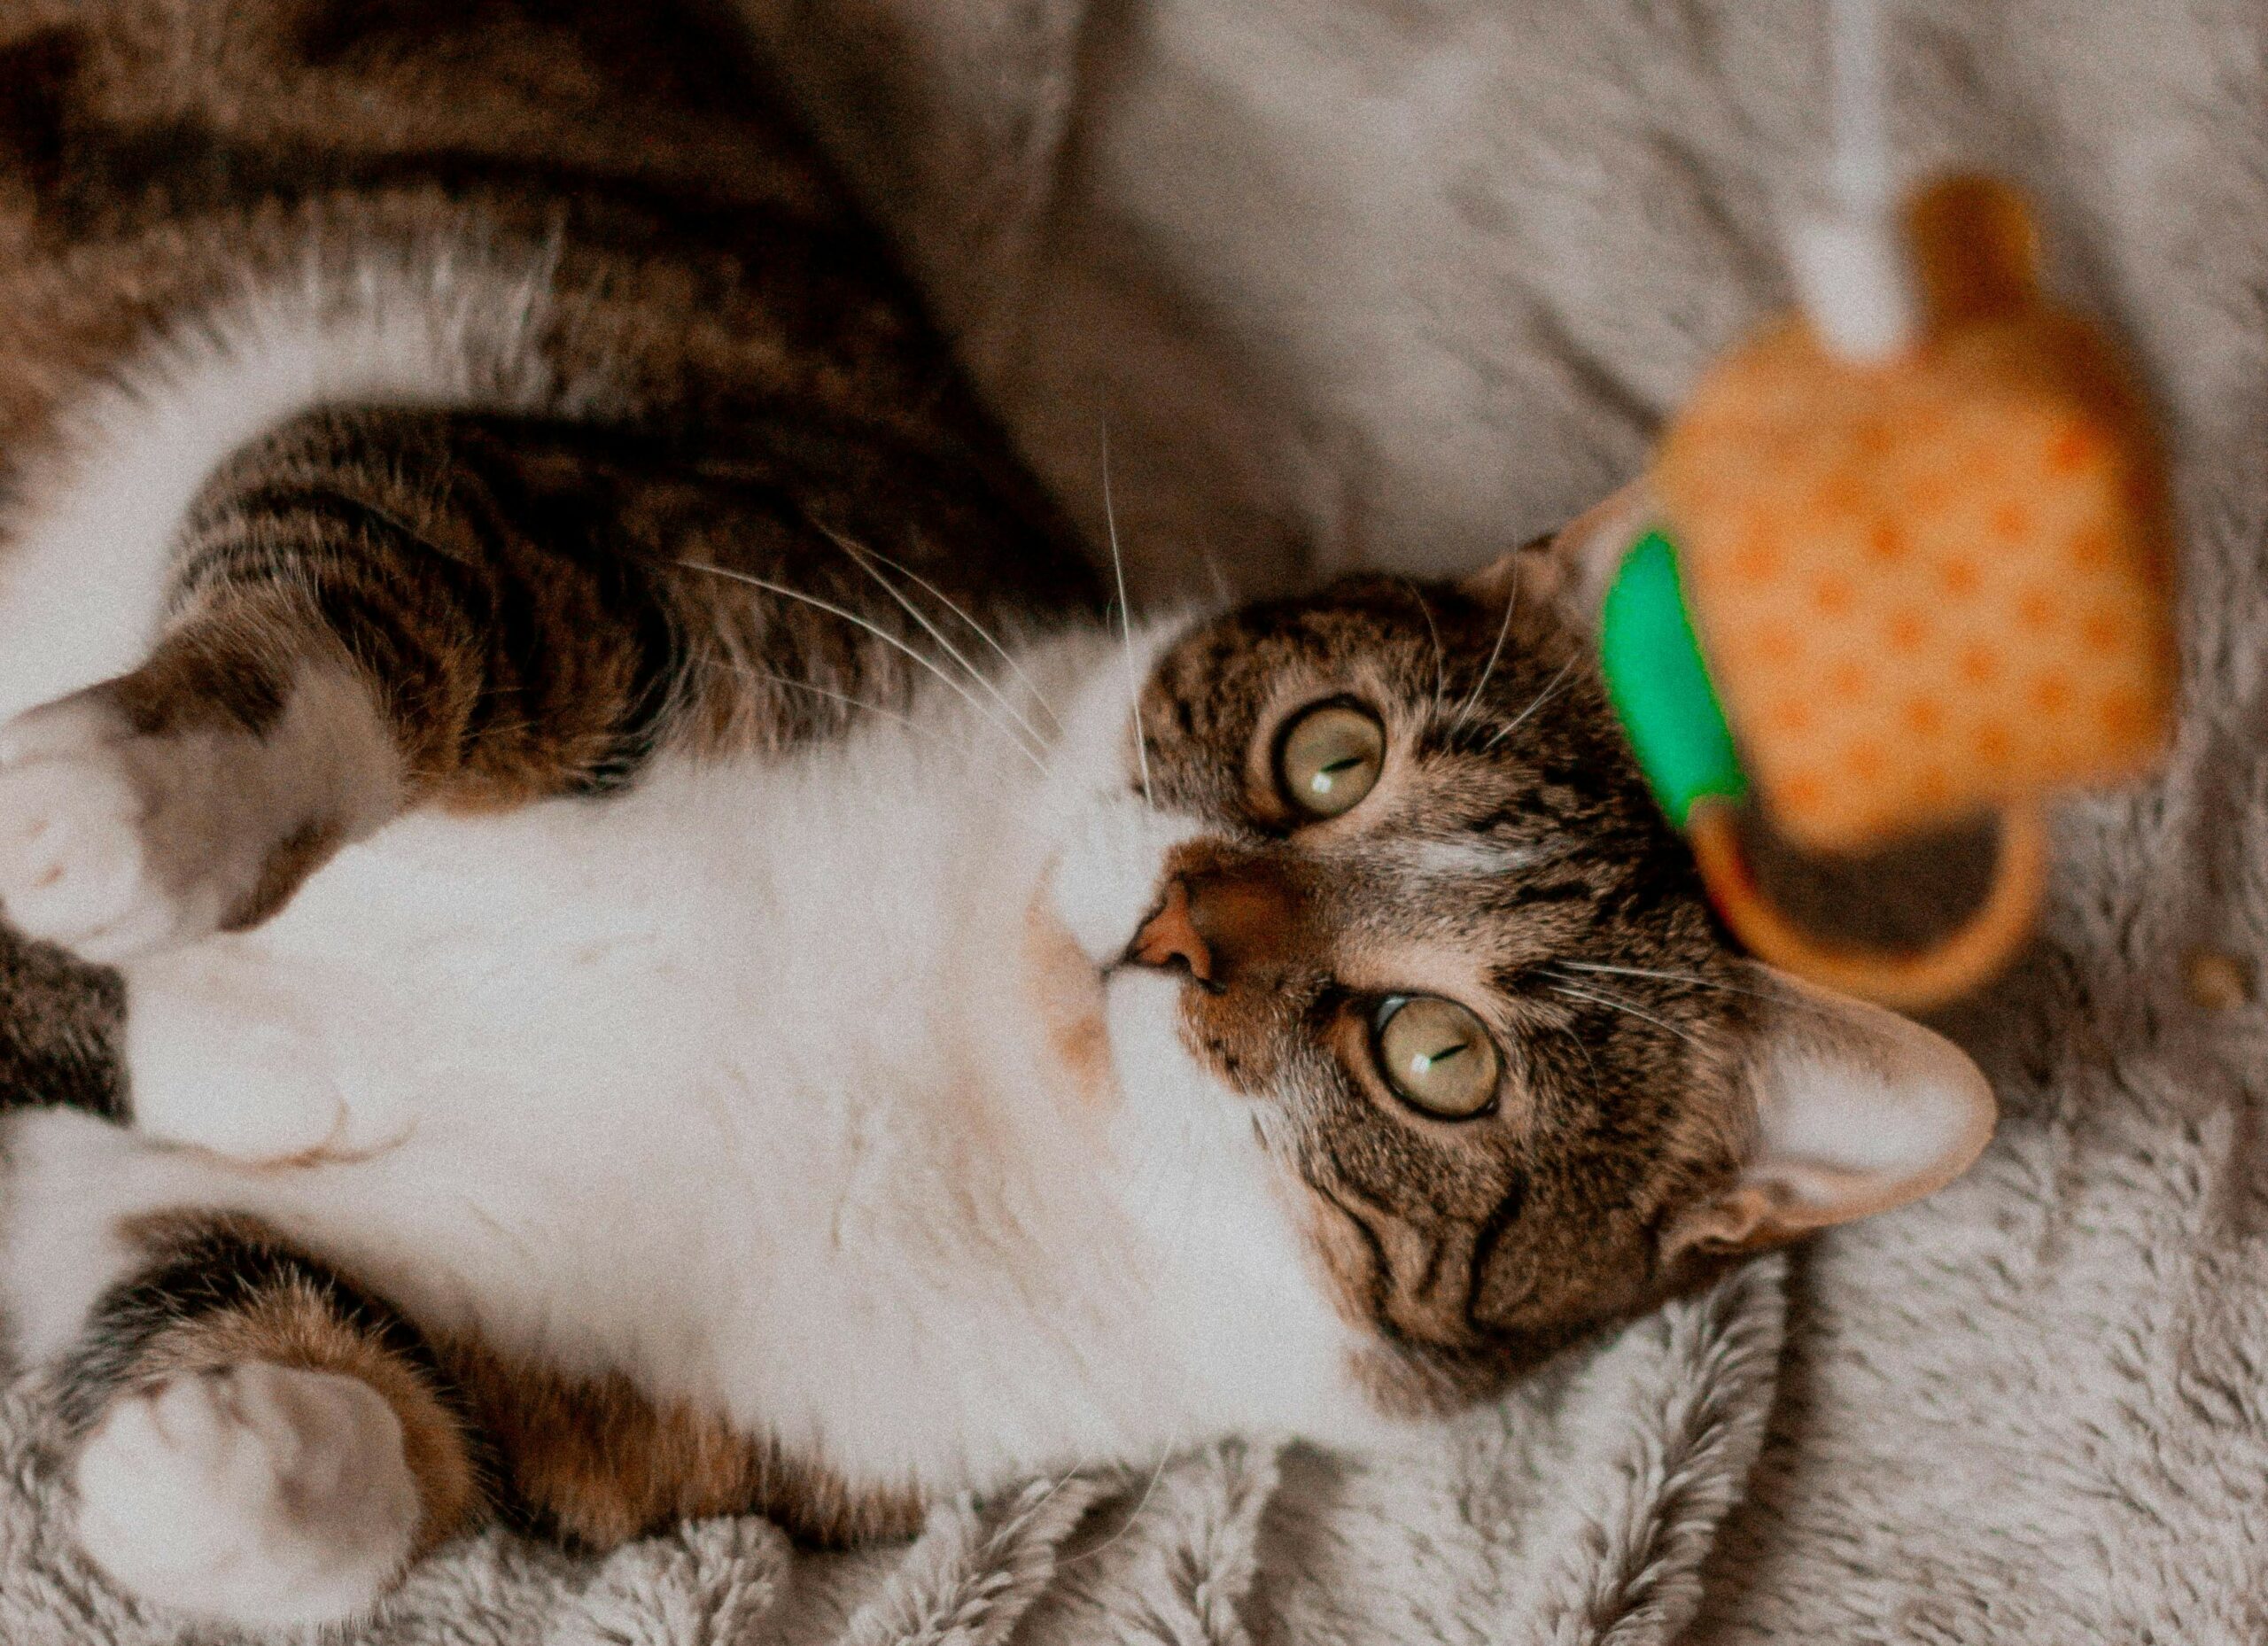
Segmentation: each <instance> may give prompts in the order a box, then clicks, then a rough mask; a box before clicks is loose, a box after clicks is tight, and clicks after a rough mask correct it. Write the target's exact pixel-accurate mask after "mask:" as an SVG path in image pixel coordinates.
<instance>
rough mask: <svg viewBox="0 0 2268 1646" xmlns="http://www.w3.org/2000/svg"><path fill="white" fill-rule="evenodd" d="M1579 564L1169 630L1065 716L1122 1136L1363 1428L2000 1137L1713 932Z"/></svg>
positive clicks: (1843, 1005)
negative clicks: (1292, 1289) (1635, 751)
mask: <svg viewBox="0 0 2268 1646" xmlns="http://www.w3.org/2000/svg"><path fill="white" fill-rule="evenodd" d="M1584 541H1585V539H1584V538H1583V537H1582V536H1581V534H1573V535H1570V536H1567V537H1565V538H1564V539H1563V541H1562V542H1561V543H1560V544H1558V545H1557V546H1556V547H1555V546H1545V547H1540V548H1538V549H1535V550H1532V551H1523V552H1522V553H1521V554H1518V555H1511V556H1508V557H1507V558H1506V559H1505V560H1504V561H1503V562H1500V563H1497V564H1496V565H1495V566H1492V567H1490V568H1488V569H1487V571H1483V572H1481V573H1480V574H1478V575H1476V576H1473V577H1472V578H1466V579H1464V580H1463V581H1461V582H1456V583H1418V582H1413V581H1411V580H1410V579H1407V578H1387V577H1367V576H1366V577H1355V578H1348V579H1345V580H1343V581H1340V582H1339V583H1336V584H1333V585H1332V586H1330V587H1327V588H1325V589H1324V590H1322V591H1321V592H1320V593H1317V594H1313V595H1310V596H1308V597H1305V598H1300V599H1293V600H1285V601H1278V602H1269V603H1265V604H1259V605H1252V606H1247V607H1244V608H1241V609H1236V610H1233V611H1231V612H1229V613H1228V614H1226V615H1224V616H1221V617H1215V618H1211V619H1208V620H1204V621H1200V622H1198V623H1196V624H1194V625H1181V626H1179V627H1177V628H1170V627H1169V628H1168V629H1166V630H1164V631H1161V632H1160V633H1155V634H1153V637H1152V640H1151V641H1150V643H1149V645H1148V647H1147V648H1146V654H1147V655H1146V656H1142V657H1141V658H1140V659H1139V660H1138V661H1130V663H1129V674H1128V678H1127V679H1125V680H1123V681H1121V682H1120V683H1119V684H1118V686H1117V695H1116V697H1115V703H1113V702H1112V687H1111V685H1110V683H1109V681H1108V680H1107V679H1103V680H1100V681H1098V682H1096V683H1095V684H1093V685H1092V686H1091V690H1090V693H1089V696H1090V698H1091V703H1090V704H1089V713H1090V714H1091V715H1092V716H1099V717H1101V719H1100V720H1099V722H1098V723H1099V724H1100V725H1102V726H1107V728H1108V729H1107V734H1105V738H1104V741H1107V744H1108V747H1109V750H1110V752H1109V756H1108V757H1107V760H1106V761H1104V762H1103V773H1102V776H1101V777H1100V779H1099V780H1098V781H1097V782H1096V783H1095V784H1094V785H1093V786H1092V788H1091V793H1090V794H1089V795H1088V796H1086V797H1085V798H1084V801H1083V802H1082V804H1081V809H1080V811H1079V814H1078V816H1077V818H1076V820H1075V821H1076V827H1073V828H1072V830H1071V832H1070V835H1069V836H1068V843H1067V844H1066V846H1065V848H1064V850H1063V852H1062V855H1061V858H1060V861H1059V862H1058V864H1057V866H1056V867H1055V870H1054V884H1053V887H1052V897H1053V899H1054V904H1055V906H1056V909H1057V911H1058V912H1059V913H1060V917H1061V918H1062V920H1063V921H1064V923H1065V925H1066V926H1067V927H1068V928H1069V929H1070V931H1071V932H1072V933H1073V934H1074V936H1076V939H1077V941H1078V943H1079V944H1080V946H1081V947H1082V949H1083V950H1084V951H1085V953H1086V954H1087V956H1088V957H1089V959H1091V961H1093V962H1094V963H1095V964H1096V965H1097V966H1098V967H1101V968H1103V970H1104V973H1105V983H1104V1001H1105V1005H1104V1014H1105V1019H1106V1021H1107V1028H1108V1035H1109V1038H1110V1043H1111V1049H1112V1050H1111V1056H1112V1063H1113V1067H1114V1068H1115V1073H1116V1076H1117V1086H1118V1088H1119V1094H1118V1099H1117V1100H1118V1102H1119V1104H1120V1105H1121V1106H1122V1110H1123V1112H1124V1116H1125V1119H1124V1121H1123V1126H1124V1129H1125V1135H1126V1136H1127V1137H1129V1138H1130V1139H1131V1141H1130V1145H1129V1146H1130V1147H1132V1148H1135V1149H1138V1150H1148V1151H1153V1152H1156V1153H1160V1154H1161V1155H1165V1156H1170V1155H1173V1154H1174V1153H1175V1152H1177V1151H1178V1152H1180V1156H1181V1159H1182V1161H1184V1165H1183V1166H1181V1167H1174V1166H1168V1167H1167V1168H1165V1169H1167V1170H1177V1169H1184V1170H1185V1171H1186V1172H1187V1174H1188V1175H1190V1176H1204V1177H1206V1178H1208V1180H1209V1181H1210V1182H1212V1183H1213V1184H1214V1185H1215V1187H1214V1191H1213V1192H1215V1193H1216V1196H1227V1197H1229V1198H1231V1199H1233V1197H1234V1196H1235V1195H1236V1194H1238V1193H1239V1192H1243V1191H1241V1190H1239V1189H1237V1188H1236V1187H1234V1186H1233V1185H1236V1184H1248V1185H1251V1192H1252V1193H1253V1195H1254V1196H1255V1197H1258V1198H1264V1199H1265V1200H1266V1201H1267V1209H1266V1211H1265V1213H1264V1217H1265V1218H1267V1219H1272V1220H1274V1221H1275V1222H1276V1223H1278V1224H1279V1225H1280V1226H1281V1227H1282V1228H1283V1229H1285V1230H1288V1231H1289V1240H1290V1242H1291V1244H1293V1245H1294V1246H1297V1247H1298V1248H1299V1249H1300V1251H1301V1254H1302V1266H1303V1269H1304V1271H1305V1273H1306V1274H1307V1276H1308V1277H1309V1284H1311V1285H1315V1286H1317V1287H1318V1288H1320V1289H1321V1290H1322V1291H1323V1293H1324V1294H1325V1295H1326V1298H1327V1300H1328V1303H1329V1305H1330V1307H1331V1308H1332V1310H1333V1311H1335V1313H1336V1314H1337V1316H1339V1317H1340V1319H1341V1320H1342V1321H1344V1322H1346V1323H1348V1324H1351V1325H1352V1326H1353V1327H1354V1328H1355V1340H1356V1341H1357V1343H1358V1344H1359V1345H1360V1347H1359V1348H1358V1350H1357V1351H1356V1353H1355V1356H1354V1359H1355V1362H1356V1363H1357V1365H1356V1368H1355V1371H1356V1377H1357V1380H1358V1381H1359V1382H1360V1383H1361V1384H1362V1386H1363V1388H1364V1390H1365V1392H1366V1393H1368V1394H1370V1395H1371V1397H1372V1398H1373V1399H1374V1400H1375V1401H1378V1402H1379V1403H1381V1404H1383V1405H1385V1406H1386V1407H1387V1408H1389V1409H1431V1408H1435V1407H1438V1406H1440V1405H1441V1404H1443V1403H1445V1402H1448V1401H1456V1400H1457V1399H1460V1398H1470V1397H1472V1396H1477V1395H1480V1394H1485V1393H1487V1392H1488V1391H1490V1390H1493V1389H1495V1388H1496V1387H1498V1386H1501V1384H1502V1383H1503V1380H1504V1379H1505V1378H1507V1377H1509V1376H1510V1375H1511V1374H1512V1373H1513V1372H1515V1371H1517V1370H1518V1369H1519V1368H1520V1367H1522V1366H1524V1365H1526V1364H1528V1363H1533V1361H1534V1359H1535V1358H1537V1357H1538V1356H1539V1355H1542V1354H1543V1353H1546V1352H1548V1351H1549V1350H1550V1349H1551V1348H1553V1347H1556V1346H1557V1345H1558V1344H1560V1343H1563V1342H1565V1341H1566V1340H1567V1339H1569V1338H1570V1337H1571V1336H1573V1334H1575V1333H1577V1332H1581V1330H1582V1329H1583V1328H1585V1327H1587V1326H1589V1325H1592V1324H1596V1323H1598V1322H1601V1321H1604V1320H1608V1319H1612V1318H1613V1317H1616V1316H1622V1315H1627V1314H1628V1313H1629V1312H1631V1311H1633V1310H1634V1309H1637V1308H1643V1307H1644V1306H1646V1305H1647V1304H1649V1303H1651V1302H1652V1301H1654V1300H1658V1299H1659V1298H1661V1297H1663V1296H1665V1295H1666V1294H1668V1293H1672V1292H1674V1291H1676V1290H1678V1289H1680V1288H1681V1287H1682V1286H1685V1285H1689V1284H1691V1283H1692V1282H1693V1281H1695V1280H1697V1279H1698V1278H1701V1277H1705V1275H1706V1274H1708V1273H1710V1272H1712V1271H1713V1269H1716V1268H1717V1267H1719V1266H1720V1265H1721V1263H1722V1262H1724V1261H1725V1259H1726V1258H1727V1257H1728V1256H1729V1255H1736V1254H1741V1253H1744V1252H1748V1251H1753V1250H1758V1249H1761V1248H1764V1247H1767V1246H1773V1245H1775V1244H1777V1243H1780V1242H1782V1241H1784V1240H1787V1239H1790V1238H1794V1237H1796V1236H1798V1235H1800V1234H1802V1233H1804V1232H1806V1231H1810V1230H1813V1229H1817V1228H1821V1227H1823V1226H1825V1225H1828V1224H1831V1223H1839V1222H1843V1221H1845V1220H1847V1219H1850V1218H1852V1217H1856V1216H1860V1215H1865V1214H1868V1213H1870V1212H1874V1211H1877V1210H1882V1209H1884V1208H1886V1207H1892V1206H1896V1205H1898V1204H1899V1203H1901V1202H1903V1201H1906V1200H1911V1199H1913V1198H1915V1197H1916V1196H1918V1195H1921V1194H1923V1193H1926V1192H1930V1190H1932V1189H1935V1188H1937V1187H1938V1186H1939V1185H1941V1184H1945V1183H1946V1182H1947V1181H1949V1180H1950V1179H1952V1178H1953V1176H1957V1175H1958V1174H1959V1173H1960V1172H1961V1170H1962V1169H1965V1168H1966V1167H1967V1166H1968V1165H1969V1162H1970V1161H1972V1160H1973V1159H1974V1158H1975V1156H1976V1154H1977V1152H1978V1150H1979V1149H1981V1148H1982V1147H1983V1145H1984V1143H1985V1138H1986V1137H1987V1136H1988V1135H1989V1133H1990V1130H1991V1127H1992V1098H1991V1094H1990V1091H1989V1088H1988V1087H1987V1086H1986V1084H1985V1082H1984V1080H1983V1078H1982V1077H1981V1076H1980V1075H1978V1074H1977V1070H1976V1069H1975V1068H1974V1067H1973V1066H1972V1065H1971V1064H1970V1063H1969V1060H1968V1059H1967V1058H1965V1057H1964V1056H1963V1055H1962V1054H1961V1052H1958V1051H1956V1050H1955V1049H1953V1047H1952V1046H1951V1045H1950V1044H1947V1043H1946V1042H1945V1041H1944V1040H1942V1039H1940V1038H1939V1037H1937V1036H1936V1035H1934V1034H1931V1033H1930V1032H1929V1031H1927V1030H1925V1029H1921V1028H1919V1027H1917V1026H1915V1025H1914V1024H1912V1023H1910V1022H1908V1021H1906V1020H1904V1019H1902V1018H1899V1017H1895V1016H1893V1015H1891V1014H1890V1013H1884V1012H1881V1011H1878V1010H1876V1009H1874V1008H1871V1007H1868V1006H1864V1005H1858V1004H1855V1003H1852V1002H1849V1001H1845V1000H1841V999H1837V998H1830V997H1829V996H1826V995H1824V994H1821V993H1820V992H1818V991H1816V990H1810V989H1807V988H1805V987H1803V986H1801V985H1798V984H1797V983H1795V982H1792V981H1791V980H1790V979H1787V978H1785V977H1783V976H1782V975H1780V974H1776V973H1774V972H1772V971H1770V970H1769V969H1768V968H1766V967H1761V966H1759V965H1757V964H1755V963H1753V962H1751V961H1749V960H1746V959H1743V958H1741V957H1740V956H1739V955H1738V954H1737V953H1736V951H1733V950H1732V949H1731V948H1730V947H1729V946H1728V943H1727V940H1726V938H1725V937H1724V936H1723V934H1722V932H1721V931H1720V928H1718V927H1717V925H1716V924H1715V923H1714V921H1713V920H1712V918H1711V915H1710V913H1709V911H1708V909H1707V906H1706V905H1705V902H1704V899H1703V896H1702V892H1701V889H1700V886H1699V884H1698V882H1697V879H1696V877H1695V873H1694V870H1693V866H1692V864H1691V860H1690V858H1689V856H1688V854H1687V852H1686V850H1685V848H1684V846H1683V844H1682V842H1681V841H1680V839H1679V837H1678V836H1677V835H1676V834H1675V832H1674V830H1673V829H1672V828H1671V827H1669V825H1668V823H1667V822H1666V819H1664V817H1663V815H1662V813H1661V811H1660V810H1659V809H1658V806H1657V805H1656V804H1655V803H1654V801H1653V800H1652V798H1651V796H1650V795H1649V793H1648V791H1647V789H1646V788H1645V786H1644V784H1643V780H1641V778H1640V776H1639V774H1638V773H1637V771H1636V769H1635V765H1634V763H1633V761H1632V758H1631V756H1630V754H1629V751H1628V749H1627V744H1626V743H1625V741H1623V738H1622V735H1621V734H1620V732H1619V728H1618V727H1617V726H1616V723H1615V722H1614V720H1613V718H1612V716H1611V714H1610V712H1609V710H1608V707H1607V703H1606V701H1605V697H1604V690H1603V687H1602V686H1601V684H1600V680H1599V678H1598V676H1597V673H1596V670H1595V668H1594V666H1593V664H1592V660H1591V656H1590V654H1589V650H1588V644H1587V641H1586V638H1585V635H1584V633H1583V632H1582V629H1581V625H1580V623H1579V622H1576V621H1572V620H1571V619H1570V615H1569V614H1570V610H1571V608H1573V607H1580V605H1581V603H1582V594H1581V583H1582V577H1581V571H1582V568H1581V563H1580V562H1579V561H1576V560H1574V559H1572V558H1571V555H1573V554H1574V553H1576V552H1577V551H1578V550H1579V549H1580V548H1581V546H1582V545H1583V543H1584ZM1145 676H1146V678H1143V677H1145ZM1134 679H1141V680H1142V683H1141V685H1140V688H1139V699H1138V701H1139V706H1140V713H1139V721H1140V736H1139V738H1138V739H1137V738H1136V737H1135V736H1134V735H1133V734H1131V732H1130V730H1122V729H1121V728H1122V727H1123V726H1125V725H1126V723H1127V722H1128V721H1130V719H1131V718H1132V717H1131V716H1130V715H1129V714H1128V713H1127V711H1126V703H1127V695H1128V687H1130V686H1131V685H1132V683H1133V681H1134ZM1223 1184H1227V1185H1231V1186H1229V1187H1226V1188H1223V1187H1221V1186H1220V1185H1223ZM1247 1209H1249V1208H1247ZM1262 1215H1263V1214H1261V1213H1257V1212H1255V1213H1254V1216H1255V1217H1259V1216H1262ZM1232 1224H1233V1220H1232V1219H1231V1220H1230V1223H1228V1224H1219V1223H1217V1220H1216V1232H1215V1233H1214V1234H1212V1235H1211V1236H1208V1237H1200V1238H1216V1239H1228V1238H1233V1237H1224V1236H1222V1235H1220V1234H1219V1233H1218V1232H1217V1229H1218V1228H1219V1227H1229V1226H1231V1225H1232ZM1254 1226H1255V1227H1256V1226H1257V1225H1254ZM1223 1261H1228V1262H1233V1261H1234V1257H1233V1254H1231V1255H1230V1256H1229V1257H1228V1258H1226V1259H1225V1260H1223Z"/></svg>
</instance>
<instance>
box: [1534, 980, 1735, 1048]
mask: <svg viewBox="0 0 2268 1646" xmlns="http://www.w3.org/2000/svg"><path fill="white" fill-rule="evenodd" d="M1551 990H1552V992H1553V993H1554V994H1562V995H1566V996H1569V997H1570V998H1573V999H1577V1000H1588V1001H1589V1002H1590V1003H1591V1004H1592V1005H1603V1006H1604V1007H1606V1008H1607V1010H1609V1011H1610V1012H1621V1013H1627V1014H1628V1015H1629V1016H1632V1017H1635V1018H1636V1019H1637V1020H1638V1021H1640V1022H1642V1023H1651V1024H1652V1025H1653V1026H1654V1027H1655V1028H1656V1029H1661V1030H1663V1031H1664V1032H1665V1033H1667V1034H1672V1035H1675V1036H1676V1037H1678V1038H1679V1039H1680V1040H1682V1041H1683V1042H1685V1044H1688V1045H1689V1046H1696V1047H1697V1046H1699V1045H1700V1044H1701V1043H1700V1042H1699V1041H1698V1040H1696V1039H1695V1038H1694V1037H1692V1036H1691V1035H1689V1034H1687V1033H1686V1032H1685V1030H1683V1029H1680V1028H1679V1027H1678V1026H1677V1025H1676V1024H1674V1023H1669V1022H1665V1021H1662V1020H1661V1019H1660V1018H1658V1017H1656V1016H1655V1015H1654V1014H1653V1013H1651V1012H1642V1011H1640V1010H1639V1009H1638V1008H1637V1007H1636V1006H1635V1005H1631V1004H1630V1003H1629V1002H1628V1001H1627V1000H1623V999H1619V998H1616V997H1614V996H1612V995H1595V994H1590V993H1588V992H1586V991H1585V990H1581V989H1576V988H1573V987H1572V986H1571V985H1569V984H1566V983H1554V984H1552V985H1551Z"/></svg>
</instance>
